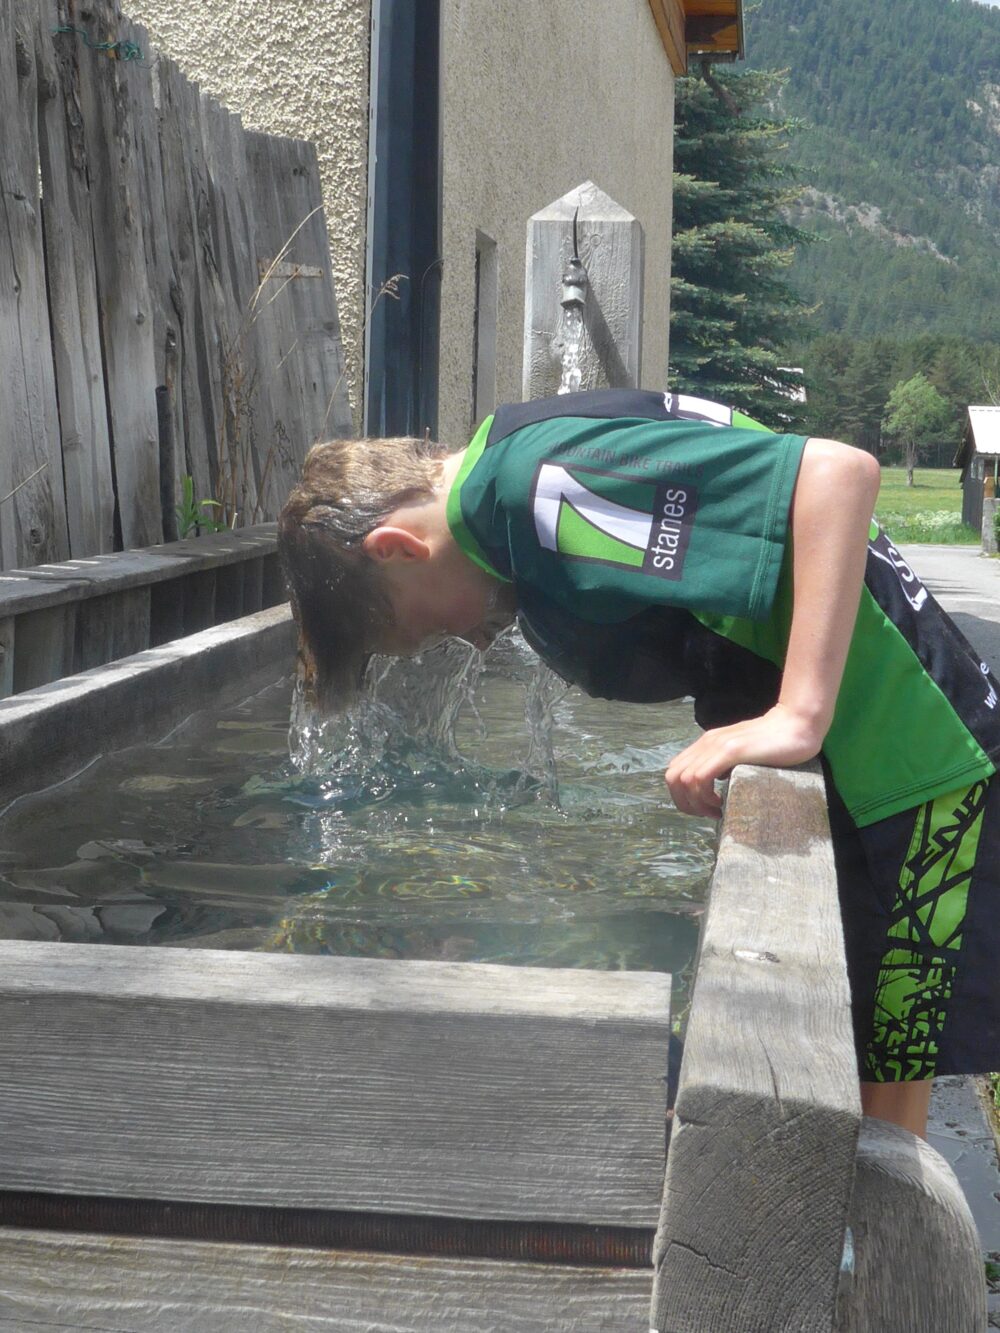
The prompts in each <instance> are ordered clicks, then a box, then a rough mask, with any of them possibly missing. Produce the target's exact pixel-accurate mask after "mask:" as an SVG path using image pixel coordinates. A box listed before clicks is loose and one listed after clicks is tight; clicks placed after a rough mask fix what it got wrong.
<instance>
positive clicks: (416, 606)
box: [379, 547, 516, 657]
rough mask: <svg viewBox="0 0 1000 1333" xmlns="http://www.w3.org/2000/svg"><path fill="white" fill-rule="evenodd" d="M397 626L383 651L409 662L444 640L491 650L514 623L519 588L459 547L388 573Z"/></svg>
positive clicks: (400, 564)
mask: <svg viewBox="0 0 1000 1333" xmlns="http://www.w3.org/2000/svg"><path fill="white" fill-rule="evenodd" d="M384 573H385V575H386V582H387V584H388V588H389V600H390V604H391V606H392V608H393V612H394V624H393V625H392V627H391V628H389V629H387V631H386V634H385V637H384V638H383V640H382V642H381V643H380V645H379V651H381V652H383V653H388V654H390V655H392V656H400V657H406V656H411V655H412V654H414V653H417V652H420V651H421V649H423V648H428V647H431V646H432V644H434V643H436V642H438V641H439V640H441V639H442V638H446V637H448V636H453V637H455V638H458V639H464V640H465V641H466V642H467V643H471V644H472V645H473V646H474V647H476V648H479V649H480V650H483V649H485V648H488V647H489V645H490V644H491V643H492V641H493V639H494V638H495V637H496V635H497V634H499V633H500V631H501V630H502V629H504V628H506V626H508V625H509V624H510V623H511V622H512V621H513V619H514V612H515V610H516V603H515V597H514V589H513V587H512V586H511V585H510V584H509V583H501V582H500V580H499V579H495V578H493V577H492V576H491V575H489V574H487V573H486V571H485V570H483V569H480V568H479V566H478V565H475V564H473V563H472V561H471V560H469V559H468V558H467V557H466V556H465V555H463V554H462V552H461V551H459V550H458V548H457V547H454V548H450V549H449V548H445V549H444V550H442V551H439V552H436V553H435V554H434V555H432V556H430V557H429V558H426V559H421V560H409V561H405V560H401V561H397V562H394V563H393V564H391V565H390V566H388V567H387V568H386V569H385V571H384Z"/></svg>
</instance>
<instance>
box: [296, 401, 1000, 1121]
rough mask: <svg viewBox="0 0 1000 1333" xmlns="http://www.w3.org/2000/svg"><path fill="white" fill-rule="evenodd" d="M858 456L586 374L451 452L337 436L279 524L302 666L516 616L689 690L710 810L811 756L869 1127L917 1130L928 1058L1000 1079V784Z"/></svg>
mask: <svg viewBox="0 0 1000 1333" xmlns="http://www.w3.org/2000/svg"><path fill="white" fill-rule="evenodd" d="M878 482H879V468H878V464H877V463H876V462H875V460H874V459H872V458H871V457H870V456H869V455H867V454H865V453H862V452H861V451H859V450H857V449H853V448H851V447H849V446H847V445H842V444H838V443H836V442H835V441H829V440H821V439H810V440H808V441H807V440H806V439H805V438H803V437H802V436H795V435H775V434H772V433H771V432H768V431H764V430H763V428H761V427H759V426H758V425H757V423H755V422H752V421H750V420H749V419H748V418H745V417H742V416H741V415H740V414H739V413H735V412H729V411H728V410H727V409H723V408H720V407H718V406H717V405H715V404H710V403H705V402H703V401H701V400H697V399H685V398H683V397H680V396H676V395H671V394H657V393H651V392H644V391H639V390H605V391H597V392H593V393H580V394H572V395H565V396H562V397H558V398H552V399H545V400H542V401H538V402H532V403H523V404H517V405H512V406H506V407H501V408H499V409H498V410H497V412H496V413H495V414H494V416H492V417H490V418H488V419H487V420H486V421H485V422H484V423H483V425H482V426H481V428H480V429H479V431H478V432H477V433H476V436H475V438H474V439H473V441H472V443H471V444H470V445H469V447H468V448H467V449H466V450H465V451H464V452H463V453H457V454H449V453H445V452H442V451H441V450H439V449H438V447H437V446H431V445H424V444H423V443H422V442H420V441H416V440H371V441H363V440H362V441H357V440H355V441H337V442H333V443H331V444H325V445H317V446H316V447H315V448H314V449H313V450H312V451H311V452H310V454H309V457H308V458H307V460H306V464H305V469H304V473H303V479H302V482H301V483H300V484H299V486H297V487H296V489H295V490H294V491H293V493H292V495H291V496H290V498H289V500H288V502H287V504H286V505H285V508H284V510H283V512H282V515H281V519H280V523H279V545H280V549H281V554H282V559H283V562H284V565H285V569H286V572H287V576H288V580H289V585H290V589H291V595H292V602H293V606H294V609H295V614H296V617H297V619H298V622H299V627H300V632H301V644H302V652H303V657H304V662H305V669H306V676H307V681H308V683H309V686H310V688H311V689H312V692H313V694H314V696H315V698H316V700H317V702H318V703H319V705H320V706H321V707H329V706H331V705H334V704H336V703H338V702H340V701H343V700H345V699H347V698H349V697H350V695H351V694H352V693H353V692H355V691H356V689H357V688H358V685H359V682H360V679H361V675H362V672H363V669H364V663H365V661H366V660H367V657H368V655H369V654H371V653H373V652H380V653H390V654H405V653H413V652H416V651H418V650H419V649H420V648H422V647H426V646H427V645H428V644H429V643H431V642H433V641H434V640H435V639H436V638H440V637H442V636H443V635H457V636H459V637H461V638H464V639H467V640H468V641H469V642H470V643H473V644H474V645H475V646H477V647H479V648H481V649H482V648H485V647H486V646H487V645H488V644H489V643H490V641H491V639H492V638H493V637H494V635H495V634H496V633H497V632H498V631H499V630H500V629H501V628H502V627H503V626H504V625H507V624H509V623H510V622H511V620H512V619H513V618H514V616H515V614H516V615H517V618H518V621H519V623H520V626H521V629H522V631H523V633H524V635H525V637H526V638H527V640H528V642H529V643H530V644H531V645H532V646H533V647H534V648H535V649H536V651H537V652H539V653H540V655H541V656H542V657H543V658H544V659H545V661H546V662H548V664H549V665H550V666H551V667H552V668H553V669H554V670H556V671H557V672H558V673H559V674H560V675H562V676H563V677H564V678H565V679H567V680H570V681H572V682H574V683H576V684H579V685H580V686H581V687H582V688H583V689H584V690H586V691H587V692H588V693H590V694H594V695H598V696H601V697H606V698H618V699H631V700H643V701H656V700H665V699H673V698H678V697H681V696H684V695H691V696H693V698H694V701H695V716H696V718H697V720H698V722H699V724H700V725H701V726H703V727H705V728H706V730H705V732H704V734H703V735H702V736H701V737H700V738H699V739H698V740H697V741H696V742H695V743H694V744H693V745H690V746H688V747H687V749H685V750H684V751H683V752H682V753H681V754H679V755H678V756H677V757H676V759H674V761H673V762H672V763H671V765H670V767H669V768H668V769H667V773H666V780H667V785H668V786H669V788H670V792H671V795H672V796H673V799H674V801H675V803H676V804H677V806H678V808H679V809H680V810H683V811H685V812H688V813H692V814H699V815H713V816H717V815H718V814H719V812H720V808H721V804H720V800H719V797H718V795H717V794H716V791H715V785H714V784H715V781H716V779H719V778H723V777H725V776H726V775H727V774H728V773H729V772H730V771H731V769H732V768H733V767H734V766H735V765H736V764H740V763H756V764H771V765H788V764H797V763H802V762H804V761H805V760H808V759H811V758H813V757H814V756H816V755H817V754H819V755H820V756H821V758H822V762H823V766H824V771H825V774H826V778H827V789H828V793H829V804H830V820H831V829H832V833H833V840H834V852H835V858H836V862H837V877H838V887H839V892H840V897H841V908H842V916H843V921H844V931H845V942H846V949H847V959H848V970H849V974H850V980H851V991H852V1010H853V1018H854V1029H855V1042H856V1046H857V1051H858V1060H859V1068H860V1070H861V1078H862V1085H861V1089H862V1105H863V1108H864V1111H865V1113H866V1114H868V1115H875V1116H878V1117H881V1118H883V1119H887V1120H891V1121H894V1122H895V1123H897V1124H900V1125H902V1126H903V1127H904V1128H907V1129H909V1130H911V1131H912V1132H913V1133H916V1134H920V1135H923V1134H924V1133H925V1132H926V1120H927V1107H928V1102H929V1098H930V1088H931V1079H932V1078H933V1077H934V1076H935V1074H939V1073H940V1074H948V1073H974V1072H981V1071H985V1070H987V1069H994V1068H997V1067H1000V998H998V992H1000V987H998V986H997V985H995V984H994V975H995V972H996V966H995V960H994V958H993V956H992V951H991V944H990V941H991V940H992V938H993V934H992V932H991V930H990V925H991V924H992V921H993V919H994V917H995V915H996V911H995V906H994V904H995V901H996V899H995V897H994V893H995V890H994V887H993V882H992V881H993V879H995V878H996V874H997V872H996V871H995V870H994V865H993V863H994V860H995V856H994V850H993V849H994V837H995V834H994V832H993V830H994V829H995V827H996V821H997V819H998V813H1000V812H998V810H997V804H998V801H1000V783H998V780H997V779H995V778H994V774H995V772H996V767H997V758H998V756H1000V719H998V718H997V716H996V711H995V709H996V703H997V689H996V684H995V682H994V681H993V679H992V677H991V676H990V675H989V672H988V669H987V668H986V666H985V665H983V664H982V663H981V662H980V660H979V658H978V657H977V655H976V654H975V653H974V651H973V650H972V648H971V647H970V646H969V645H968V644H967V643H966V641H965V640H964V639H963V638H962V637H961V635H960V634H959V633H958V631H957V630H956V628H955V627H954V625H953V624H952V623H951V621H950V620H949V619H948V618H947V616H945V614H944V613H943V612H942V611H941V610H940V608H939V607H938V606H937V604H936V603H935V602H934V600H933V599H932V598H930V597H929V596H928V594H927V592H926V590H925V589H924V588H923V587H922V586H921V585H920V583H919V582H918V580H917V579H916V577H915V576H914V574H913V572H912V571H911V570H910V568H909V567H908V565H907V564H906V563H905V561H903V559H902V558H901V556H900V555H899V553H898V552H897V551H896V549H895V547H894V546H893V545H892V544H891V542H889V541H888V539H887V538H886V537H885V536H884V535H883V534H880V533H879V532H878V529H877V528H875V527H874V525H873V524H872V521H871V520H872V511H873V508H874V503H875V497H876V494H877V491H878Z"/></svg>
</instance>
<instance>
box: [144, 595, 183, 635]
mask: <svg viewBox="0 0 1000 1333" xmlns="http://www.w3.org/2000/svg"><path fill="white" fill-rule="evenodd" d="M184 582H185V580H184V579H164V581H163V582H162V583H153V584H150V588H149V646H150V647H151V648H158V647H159V645H160V644H161V643H169V642H170V640H171V639H179V638H180V636H181V635H182V634H183V633H184Z"/></svg>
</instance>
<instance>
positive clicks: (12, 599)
mask: <svg viewBox="0 0 1000 1333" xmlns="http://www.w3.org/2000/svg"><path fill="white" fill-rule="evenodd" d="M277 532H278V527H277V524H276V523H258V524H256V525H255V526H253V527H247V528H235V529H233V530H232V531H227V532H217V533H206V534H204V535H203V536H201V537H185V538H182V539H181V540H180V541H175V542H163V543H161V544H160V545H158V546H144V547H140V548H137V549H135V550H131V551H115V552H112V553H109V554H107V555H95V556H89V557H86V558H83V557H81V558H80V559H77V560H64V561H60V562H59V563H58V564H46V565H35V566H33V567H30V568H26V569H7V570H2V571H0V620H2V619H4V618H5V617H7V616H19V615H24V614H26V613H28V612H30V611H39V610H43V609H45V608H46V607H50V606H58V605H61V604H63V603H67V602H79V601H83V600H85V599H87V598H90V597H103V596H106V595H107V594H109V593H114V592H120V591H122V590H123V589H126V588H133V587H139V586H146V585H147V584H151V583H160V582H163V580H165V579H174V578H180V577H182V576H183V575H185V574H196V573H198V572H200V571H201V570H204V569H215V568H220V567H224V566H226V565H232V564H238V563H240V562H241V561H244V560H257V559H260V558H261V557H262V556H268V555H272V554H274V553H275V552H276V551H277V540H278V538H277Z"/></svg>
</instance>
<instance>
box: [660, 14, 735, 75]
mask: <svg viewBox="0 0 1000 1333" xmlns="http://www.w3.org/2000/svg"><path fill="white" fill-rule="evenodd" d="M649 7H650V9H651V10H652V13H653V18H654V20H655V22H656V27H657V31H658V32H659V34H660V40H661V41H662V43H663V47H664V50H665V51H666V53H667V59H668V60H669V61H670V67H671V69H672V70H673V71H674V73H675V74H686V73H687V70H688V62H689V61H690V60H706V59H707V60H713V61H732V60H742V59H743V51H744V47H743V0H649Z"/></svg>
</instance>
